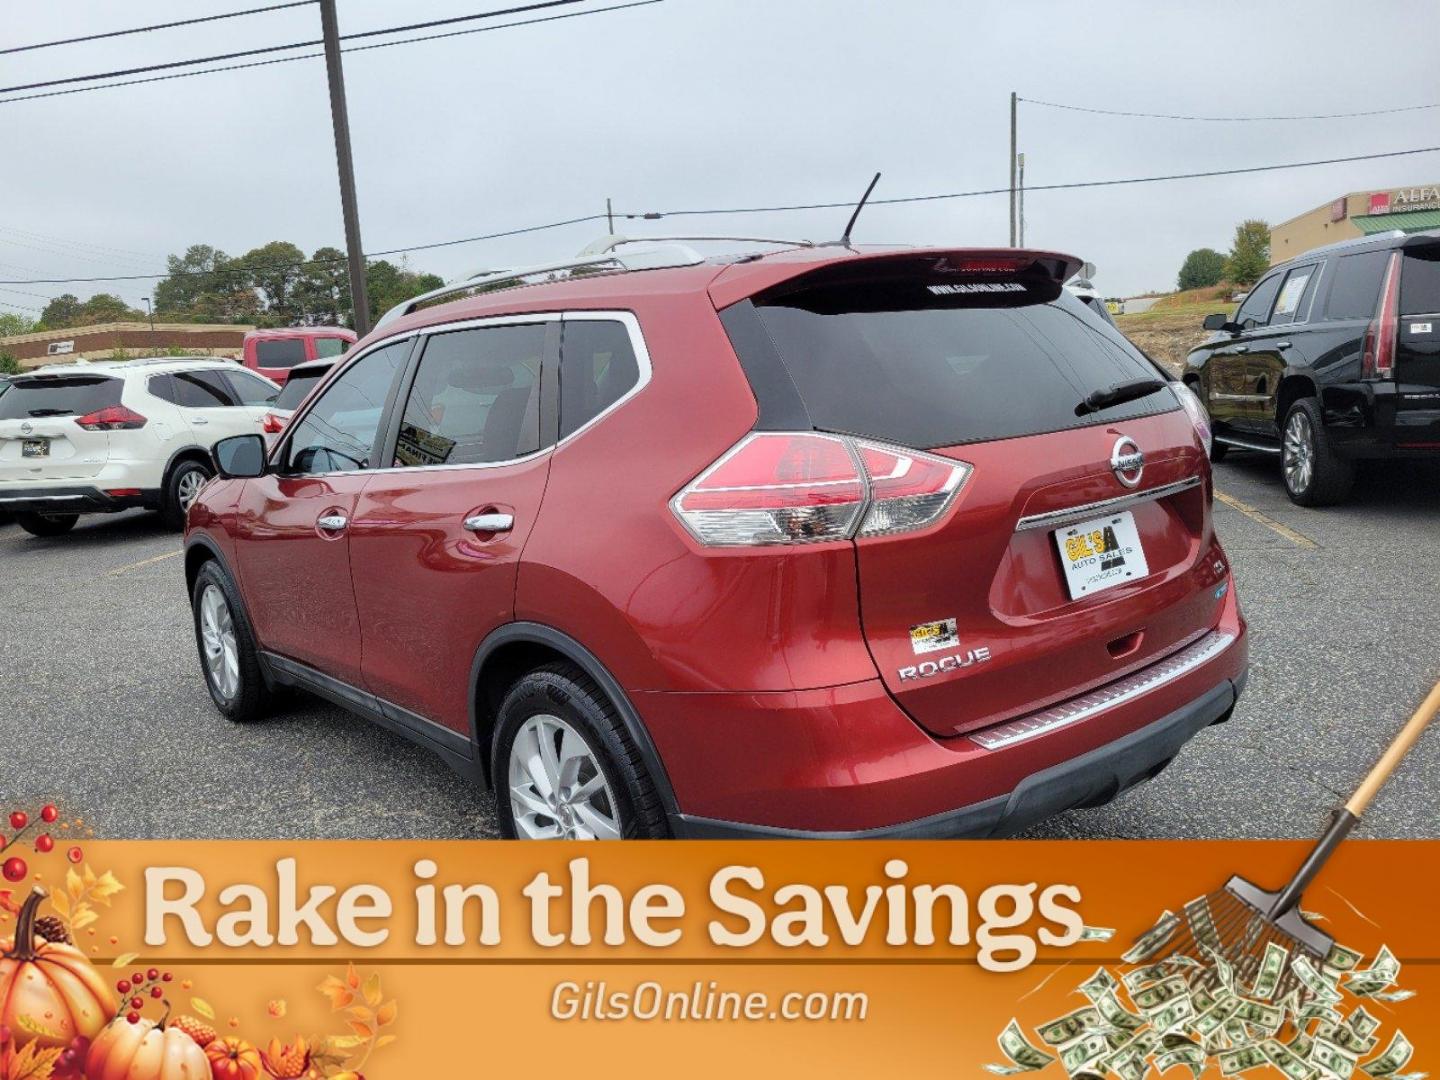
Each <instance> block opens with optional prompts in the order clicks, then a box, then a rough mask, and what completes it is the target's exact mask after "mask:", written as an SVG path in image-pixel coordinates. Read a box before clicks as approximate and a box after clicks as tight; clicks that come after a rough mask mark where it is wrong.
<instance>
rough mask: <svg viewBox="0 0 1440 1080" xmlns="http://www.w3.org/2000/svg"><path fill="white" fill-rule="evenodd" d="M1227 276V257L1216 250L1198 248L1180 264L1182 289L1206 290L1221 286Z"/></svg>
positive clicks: (1180, 284)
mask: <svg viewBox="0 0 1440 1080" xmlns="http://www.w3.org/2000/svg"><path fill="white" fill-rule="evenodd" d="M1224 276H1225V256H1224V255H1221V254H1220V253H1219V252H1218V251H1216V250H1215V249H1214V248H1196V249H1195V250H1194V251H1192V252H1190V254H1189V255H1186V256H1185V261H1184V262H1183V263H1181V264H1180V280H1179V282H1178V284H1179V286H1180V288H1182V289H1204V288H1207V287H1209V286H1211V285H1219V284H1220V281H1221V279H1222V278H1223V277H1224Z"/></svg>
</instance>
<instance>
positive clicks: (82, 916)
mask: <svg viewBox="0 0 1440 1080" xmlns="http://www.w3.org/2000/svg"><path fill="white" fill-rule="evenodd" d="M99 921H100V916H99V915H96V914H95V912H94V910H93V909H92V908H91V907H90V906H89V905H88V904H80V905H78V906H77V907H76V908H75V914H74V915H73V917H72V918H71V919H70V932H71V933H72V934H73V933H74V932H75V931H76V930H84V929H85V927H87V926H89V925H90V924H91V923H93V922H99Z"/></svg>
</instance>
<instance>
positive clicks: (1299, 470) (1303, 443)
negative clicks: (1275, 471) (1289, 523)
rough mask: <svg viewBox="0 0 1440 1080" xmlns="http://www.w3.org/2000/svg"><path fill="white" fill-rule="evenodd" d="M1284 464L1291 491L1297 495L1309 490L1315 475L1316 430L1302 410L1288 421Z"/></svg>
mask: <svg viewBox="0 0 1440 1080" xmlns="http://www.w3.org/2000/svg"><path fill="white" fill-rule="evenodd" d="M1282 463H1283V465H1284V468H1285V482H1286V483H1287V484H1288V485H1289V486H1290V490H1291V491H1293V492H1296V493H1297V494H1298V493H1300V492H1304V491H1306V490H1308V489H1309V487H1310V479H1311V477H1312V476H1313V475H1314V473H1315V429H1314V427H1313V426H1312V425H1311V423H1310V417H1309V416H1307V415H1306V414H1305V412H1304V411H1302V410H1300V409H1296V410H1295V411H1294V412H1293V413H1291V415H1290V419H1289V420H1288V421H1286V424H1285V446H1284V452H1283V456H1282Z"/></svg>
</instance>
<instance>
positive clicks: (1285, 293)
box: [1271, 273, 1310, 319]
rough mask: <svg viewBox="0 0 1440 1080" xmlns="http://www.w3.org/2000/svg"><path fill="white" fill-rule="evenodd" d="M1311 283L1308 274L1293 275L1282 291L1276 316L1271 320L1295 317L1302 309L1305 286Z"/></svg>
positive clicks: (1276, 305)
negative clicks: (1286, 316)
mask: <svg viewBox="0 0 1440 1080" xmlns="http://www.w3.org/2000/svg"><path fill="white" fill-rule="evenodd" d="M1309 283H1310V275H1309V274H1308V273H1305V274H1291V275H1290V277H1289V279H1288V280H1287V281H1286V282H1285V288H1283V289H1281V290H1280V299H1279V300H1277V301H1276V302H1275V314H1274V315H1273V316H1272V317H1271V318H1272V319H1279V318H1280V317H1281V316H1285V315H1294V314H1295V312H1296V311H1298V310H1299V308H1300V298H1301V297H1302V296H1304V295H1305V286H1306V285H1308V284H1309Z"/></svg>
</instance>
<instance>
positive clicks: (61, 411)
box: [30, 409, 75, 416]
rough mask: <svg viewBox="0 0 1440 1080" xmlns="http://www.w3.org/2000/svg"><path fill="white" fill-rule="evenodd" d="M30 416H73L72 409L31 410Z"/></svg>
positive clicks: (73, 411)
mask: <svg viewBox="0 0 1440 1080" xmlns="http://www.w3.org/2000/svg"><path fill="white" fill-rule="evenodd" d="M30 415H31V416H74V415H75V410H74V409H31V410H30Z"/></svg>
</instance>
